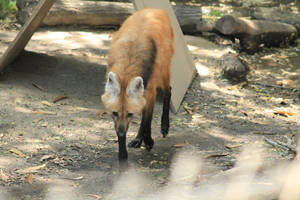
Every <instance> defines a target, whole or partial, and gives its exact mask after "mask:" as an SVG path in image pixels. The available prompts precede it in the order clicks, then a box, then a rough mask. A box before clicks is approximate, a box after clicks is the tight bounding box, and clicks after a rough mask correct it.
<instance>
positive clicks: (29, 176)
mask: <svg viewBox="0 0 300 200" xmlns="http://www.w3.org/2000/svg"><path fill="white" fill-rule="evenodd" d="M27 182H28V183H29V184H31V183H32V173H30V174H29V175H28V176H27Z"/></svg>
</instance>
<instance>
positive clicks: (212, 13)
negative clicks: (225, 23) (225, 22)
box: [209, 10, 223, 17]
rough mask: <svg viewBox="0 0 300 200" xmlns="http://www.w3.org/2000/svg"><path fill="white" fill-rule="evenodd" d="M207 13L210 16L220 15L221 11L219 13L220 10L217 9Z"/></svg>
mask: <svg viewBox="0 0 300 200" xmlns="http://www.w3.org/2000/svg"><path fill="white" fill-rule="evenodd" d="M209 15H210V16H211V17H222V16H223V13H221V11H219V10H211V11H210V13H209Z"/></svg>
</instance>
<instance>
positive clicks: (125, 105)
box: [102, 8, 174, 160]
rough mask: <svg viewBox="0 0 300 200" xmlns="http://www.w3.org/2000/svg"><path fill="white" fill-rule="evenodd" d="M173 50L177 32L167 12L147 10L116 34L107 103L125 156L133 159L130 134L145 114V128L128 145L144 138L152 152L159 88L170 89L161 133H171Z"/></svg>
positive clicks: (165, 98)
mask: <svg viewBox="0 0 300 200" xmlns="http://www.w3.org/2000/svg"><path fill="white" fill-rule="evenodd" d="M173 54H174V47H173V30H172V26H171V22H170V19H169V16H168V14H167V13H166V12H165V11H164V10H161V9H152V8H144V9H141V10H139V11H137V12H135V13H134V14H133V15H132V16H130V17H129V18H128V19H127V20H125V22H124V23H123V25H122V26H121V28H120V29H119V31H118V32H116V33H115V34H114V36H113V39H112V41H111V47H110V51H109V57H108V66H107V72H106V78H107V82H106V85H105V93H104V94H103V95H102V101H103V104H104V106H105V107H106V109H107V111H108V113H110V114H111V116H112V119H113V121H114V125H115V130H116V132H117V136H118V142H119V160H126V159H127V150H126V132H127V130H128V127H129V123H130V121H131V119H132V117H133V116H134V115H137V114H139V113H140V112H142V122H141V125H140V129H139V132H138V134H137V136H136V138H135V139H134V140H133V141H131V142H130V143H129V144H128V146H129V147H134V148H138V147H140V146H141V144H142V142H143V141H144V144H145V146H146V148H147V150H149V151H150V150H151V148H152V147H153V144H154V141H153V139H152V138H151V120H152V114H153V107H154V104H155V100H156V89H157V88H158V87H160V88H161V89H162V91H163V92H164V100H163V112H162V118H161V133H162V135H163V136H164V137H165V136H166V135H167V134H168V130H169V107H170V98H171V87H170V64H171V59H172V56H173Z"/></svg>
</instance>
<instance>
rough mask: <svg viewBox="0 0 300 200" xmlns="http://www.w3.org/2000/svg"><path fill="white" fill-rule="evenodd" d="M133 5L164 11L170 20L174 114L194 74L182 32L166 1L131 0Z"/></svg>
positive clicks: (138, 7) (172, 106) (172, 103)
mask: <svg viewBox="0 0 300 200" xmlns="http://www.w3.org/2000/svg"><path fill="white" fill-rule="evenodd" d="M133 3H134V6H135V8H136V9H141V8H145V7H151V8H160V9H164V10H166V11H167V13H168V14H169V17H170V19H171V23H172V27H173V31H174V46H175V53H174V57H173V59H172V64H171V86H172V97H171V110H172V111H173V112H175V113H176V112H177V111H178V109H179V107H180V104H181V102H182V99H183V98H184V95H185V93H186V91H187V89H188V88H189V85H190V83H191V81H192V79H193V78H194V75H195V72H196V70H195V64H194V62H193V59H192V57H191V55H190V52H189V50H188V48H187V44H186V41H185V40H184V37H183V33H182V30H181V28H180V26H179V23H178V21H177V18H176V16H175V13H174V11H173V9H172V7H171V5H170V3H169V1H168V0H151V1H149V0H133Z"/></svg>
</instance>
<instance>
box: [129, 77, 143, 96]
mask: <svg viewBox="0 0 300 200" xmlns="http://www.w3.org/2000/svg"><path fill="white" fill-rule="evenodd" d="M127 95H128V96H129V98H133V99H136V98H139V97H141V96H143V95H144V82H143V79H142V77H140V76H137V77H135V78H133V79H132V80H131V81H130V83H129V86H128V87H127Z"/></svg>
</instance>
